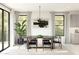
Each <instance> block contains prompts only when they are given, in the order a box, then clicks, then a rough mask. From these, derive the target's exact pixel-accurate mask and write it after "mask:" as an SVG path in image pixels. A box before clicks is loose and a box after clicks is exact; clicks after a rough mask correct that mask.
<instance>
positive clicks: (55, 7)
mask: <svg viewBox="0 0 79 59" xmlns="http://www.w3.org/2000/svg"><path fill="white" fill-rule="evenodd" d="M4 5H6V6H8V7H10V8H12V9H14V10H15V11H20V12H26V11H38V10H39V9H38V6H41V10H42V11H56V12H62V11H78V10H79V3H30V4H29V3H4Z"/></svg>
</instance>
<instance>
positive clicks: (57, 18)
mask: <svg viewBox="0 0 79 59" xmlns="http://www.w3.org/2000/svg"><path fill="white" fill-rule="evenodd" d="M55 20H63V16H61V15H60V16H55Z"/></svg>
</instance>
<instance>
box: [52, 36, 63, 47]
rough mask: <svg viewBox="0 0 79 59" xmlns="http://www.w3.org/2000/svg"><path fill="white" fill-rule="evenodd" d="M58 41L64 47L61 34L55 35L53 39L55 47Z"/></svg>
mask: <svg viewBox="0 0 79 59" xmlns="http://www.w3.org/2000/svg"><path fill="white" fill-rule="evenodd" d="M56 43H58V44H59V47H60V48H62V42H61V36H55V37H54V40H53V44H54V47H55V44H56Z"/></svg>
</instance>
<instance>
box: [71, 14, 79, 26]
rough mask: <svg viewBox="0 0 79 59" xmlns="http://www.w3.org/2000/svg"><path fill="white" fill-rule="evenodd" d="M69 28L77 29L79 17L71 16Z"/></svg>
mask: <svg viewBox="0 0 79 59" xmlns="http://www.w3.org/2000/svg"><path fill="white" fill-rule="evenodd" d="M70 18H71V19H70V27H79V15H75V14H74V15H71V17H70Z"/></svg>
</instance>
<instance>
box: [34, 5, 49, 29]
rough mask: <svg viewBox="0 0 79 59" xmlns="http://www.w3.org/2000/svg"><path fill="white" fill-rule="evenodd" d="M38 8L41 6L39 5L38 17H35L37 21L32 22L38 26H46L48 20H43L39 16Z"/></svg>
mask: <svg viewBox="0 0 79 59" xmlns="http://www.w3.org/2000/svg"><path fill="white" fill-rule="evenodd" d="M40 8H41V6H39V18H38V19H37V22H34V23H33V24H34V25H38V26H39V27H40V28H43V27H47V25H48V21H46V20H43V19H41V17H40V16H41V12H40Z"/></svg>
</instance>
